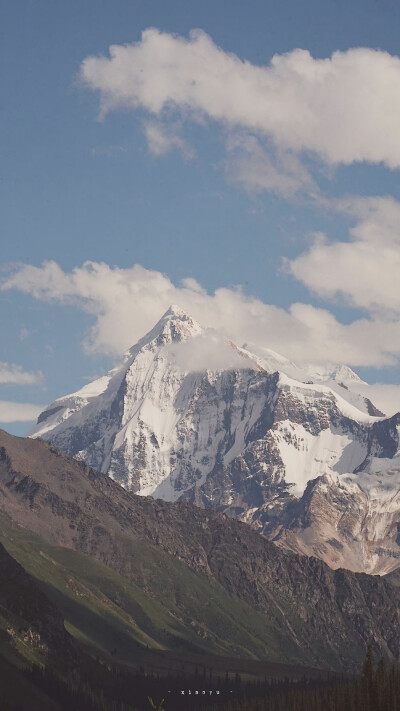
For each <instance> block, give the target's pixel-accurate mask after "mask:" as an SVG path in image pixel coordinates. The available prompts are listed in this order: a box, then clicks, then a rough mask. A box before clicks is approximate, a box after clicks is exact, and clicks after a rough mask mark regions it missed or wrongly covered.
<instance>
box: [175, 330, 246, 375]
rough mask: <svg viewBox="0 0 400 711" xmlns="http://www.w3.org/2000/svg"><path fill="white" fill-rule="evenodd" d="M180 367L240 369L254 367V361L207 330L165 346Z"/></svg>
mask: <svg viewBox="0 0 400 711" xmlns="http://www.w3.org/2000/svg"><path fill="white" fill-rule="evenodd" d="M166 350H167V351H169V353H170V354H172V355H173V356H174V358H175V362H176V363H177V365H178V366H179V367H180V368H181V369H182V370H186V371H188V372H190V373H195V372H201V371H204V370H223V369H224V370H240V369H243V368H244V369H248V368H255V367H256V365H255V363H252V362H251V361H250V359H249V358H248V357H246V356H244V355H240V352H239V351H238V350H237V348H236V347H235V346H234V345H233V344H231V343H229V341H227V340H225V339H223V338H221V336H219V335H218V334H217V333H215V332H214V333H213V332H210V331H207V332H206V333H204V334H201V335H199V336H195V337H194V338H192V339H191V340H190V341H182V342H180V343H171V344H170V345H168V346H166Z"/></svg>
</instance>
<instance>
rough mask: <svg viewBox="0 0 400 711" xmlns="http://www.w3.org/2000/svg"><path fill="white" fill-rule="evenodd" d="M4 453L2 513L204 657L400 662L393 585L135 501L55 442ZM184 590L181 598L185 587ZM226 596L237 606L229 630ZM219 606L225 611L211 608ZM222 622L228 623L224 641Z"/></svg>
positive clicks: (219, 524) (188, 509) (177, 508)
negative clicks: (136, 595) (75, 555)
mask: <svg viewBox="0 0 400 711" xmlns="http://www.w3.org/2000/svg"><path fill="white" fill-rule="evenodd" d="M0 447H1V450H0V451H1V461H0V493H1V498H0V501H1V509H2V510H3V511H4V512H6V513H7V515H8V516H10V517H11V518H12V520H13V521H14V523H16V524H19V525H21V526H23V527H24V528H25V529H27V530H31V531H33V532H35V533H36V534H37V535H40V536H41V537H42V538H43V539H44V540H45V541H47V542H48V543H50V544H51V545H53V546H54V545H59V546H60V545H61V546H64V547H65V546H68V547H69V548H72V549H73V550H75V551H78V552H81V553H84V554H86V555H89V556H90V558H94V559H95V560H97V561H99V562H100V563H102V564H103V565H106V566H108V567H109V568H110V569H111V570H113V571H115V572H116V573H118V574H119V575H122V576H124V577H125V578H127V579H128V580H129V581H131V582H132V583H134V584H135V585H136V586H138V588H140V589H141V590H143V591H145V593H146V595H147V596H148V597H149V598H150V600H153V601H155V602H157V600H160V596H161V597H162V598H163V599H164V600H165V602H164V607H166V608H167V609H170V610H171V611H172V612H173V610H174V609H175V612H174V613H173V614H176V615H177V617H178V618H181V620H183V627H182V629H183V630H184V629H185V624H186V623H185V620H189V619H190V620H192V621H193V622H194V623H195V624H194V626H193V630H194V631H195V633H196V636H197V639H198V640H199V643H198V644H199V647H200V646H201V645H202V644H204V645H205V646H207V645H209V648H210V647H211V646H212V645H213V644H214V645H215V644H217V645H218V644H219V645H220V642H218V638H219V640H220V641H221V640H223V639H224V638H225V640H226V641H228V640H230V642H229V643H230V645H231V650H232V653H235V654H238V655H239V656H240V654H243V650H244V649H247V652H246V653H249V652H250V653H252V654H254V655H255V656H259V658H261V657H262V656H264V658H267V659H275V660H276V661H282V662H285V661H286V662H288V661H291V662H293V661H297V662H300V661H302V662H303V663H304V664H309V665H313V666H320V667H322V666H325V667H328V668H347V667H348V666H349V665H353V667H354V665H356V664H357V663H358V662H359V661H360V660H361V659H362V658H363V656H364V654H365V649H366V645H367V644H368V642H370V641H372V642H373V643H374V645H375V647H376V649H377V651H379V653H383V654H384V655H385V656H387V657H388V658H389V659H399V658H400V642H399V640H400V634H399V633H400V591H399V590H397V589H396V588H392V586H390V585H389V584H388V583H386V582H385V581H384V580H383V579H381V578H379V577H371V576H367V575H362V574H361V575H359V574H354V573H350V572H348V571H343V570H337V571H333V570H331V569H330V568H328V567H327V566H326V565H325V564H323V563H322V562H321V561H319V560H316V559H313V558H304V557H301V556H297V555H295V554H292V553H285V552H283V551H281V550H279V548H278V547H276V546H275V545H273V544H272V543H270V542H268V541H267V540H265V539H264V538H263V537H262V536H259V535H258V534H257V533H256V532H255V531H253V530H251V528H250V527H248V526H246V525H244V524H242V523H240V522H238V521H235V520H232V519H229V518H227V517H225V516H223V515H221V514H219V513H217V512H214V511H210V510H208V511H206V510H202V509H199V508H196V507H193V506H191V505H189V504H186V503H179V502H178V503H168V502H163V501H154V500H153V499H151V498H145V497H138V496H135V495H134V494H132V493H129V492H126V491H124V490H123V489H122V488H121V487H119V486H118V485H117V484H116V483H115V482H113V481H112V480H111V479H110V478H108V477H106V476H104V475H102V474H100V473H98V472H95V471H94V470H92V469H90V468H89V467H87V466H86V465H85V464H84V463H81V462H77V461H75V460H73V459H71V458H69V457H67V456H66V455H63V454H62V453H61V452H59V451H58V450H57V449H56V448H55V447H54V446H53V445H50V444H47V443H45V442H41V441H39V440H30V439H21V438H16V437H11V436H10V435H7V434H6V433H1V434H0ZM143 546H144V547H145V548H144V552H141V550H143V548H142V547H143ZM160 556H161V557H163V556H164V563H163V566H161V565H160V564H159V560H160ZM165 556H166V558H165ZM166 561H170V562H169V563H168V562H166ZM163 570H167V571H170V572H169V573H167V574H166V575H164V574H163ZM180 571H181V572H180ZM193 574H195V575H196V576H199V581H200V582H199V581H198V582H197V584H196V582H195V581H196V578H193V577H192V576H193ZM180 576H183V578H182V577H181V578H180ZM188 576H189V578H188ZM185 578H186V579H187V583H185V584H184V587H182V582H179V580H180V579H182V580H185ZM201 581H203V582H201ZM210 585H211V588H212V589H213V591H214V592H210V590H211V588H210ZM185 586H186V587H185ZM201 586H206V587H203V588H202V587H201ZM207 586H208V587H207ZM193 588H195V590H196V593H195V597H194V598H193V605H192V604H191V603H190V599H191V598H190V597H189V598H188V590H189V589H191V590H192V595H193ZM197 589H198V591H199V592H198V594H197ZM202 589H203V590H204V592H201V590H202ZM207 590H208V591H209V592H208V593H207ZM207 595H208V600H207ZM199 596H200V597H199ZM226 596H228V598H230V599H231V602H230V603H229V606H228V607H226V613H225V618H224V616H223V615H221V610H222V609H223V607H224V606H225V605H227V604H228V603H227V599H226ZM211 597H212V598H214V600H215V605H216V607H215V606H214V605H211V607H210V608H209V607H208V604H207V602H208V603H210V598H211ZM202 599H203V600H204V604H202V605H199V604H198V602H199V600H200V601H201V600H202ZM218 599H220V600H221V606H220V608H219V609H220V612H218V604H219V603H218ZM224 600H225V602H224ZM246 606H247V608H246ZM250 608H252V609H253V611H254V615H255V616H253V618H251V617H249V619H250V620H251V619H253V620H254V624H253V622H252V623H251V625H250V626H249V624H248V621H247V620H246V622H244V620H245V619H246V614H245V609H247V610H249V609H250ZM240 609H241V610H242V612H239V610H240ZM213 610H215V617H213V615H214V612H213ZM228 610H230V612H229V615H230V621H229V620H228V617H229V615H228V617H226V614H227V611H228ZM258 615H261V616H262V619H263V621H262V624H261V622H260V621H258V622H257V616H258ZM220 619H221V620H224V619H225V620H226V625H225V623H223V624H224V625H225V631H224V630H220V629H219V627H218V626H219V625H221V622H220V621H219V620H220ZM241 619H243V628H244V629H247V642H246V637H245V635H244V633H243V629H242V631H241V630H240V626H241V622H240V620H241ZM257 625H259V631H260V632H259V634H260V637H259V640H258V642H256V640H257V629H256V628H257ZM178 627H179V626H178ZM230 627H231V628H232V631H230ZM207 628H208V629H209V630H210V631H211V632H212V633H213V635H214V636H212V635H210V639H209V640H208V641H207V638H206V637H203V638H202V637H201V630H202V629H203V630H204V629H206V630H207ZM142 629H144V628H142ZM197 630H199V631H200V634H197ZM249 630H253V632H251V631H250V632H249ZM147 633H148V631H147ZM249 634H250V637H251V635H253V641H251V639H250V637H249ZM235 635H236V640H235V637H234V636H235ZM178 636H179V633H178ZM159 640H160V641H161V642H162V639H161V638H159ZM257 644H258V649H257V646H256V645H257ZM249 645H250V646H249ZM251 645H252V647H251ZM260 645H261V646H260ZM261 647H263V651H262V650H261ZM214 649H215V646H214ZM220 649H222V647H221V646H220Z"/></svg>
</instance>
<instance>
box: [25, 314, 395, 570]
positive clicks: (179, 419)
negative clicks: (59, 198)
mask: <svg viewBox="0 0 400 711" xmlns="http://www.w3.org/2000/svg"><path fill="white" fill-rule="evenodd" d="M248 347H249V346H248ZM357 381H359V379H358V378H357V376H356V375H355V374H354V373H352V371H351V370H350V369H348V368H345V367H344V366H341V367H333V366H326V367H318V368H317V367H314V369H311V368H308V369H306V370H304V369H303V370H302V369H300V368H299V367H298V366H296V365H295V364H293V363H291V362H290V361H288V360H287V359H285V358H284V357H282V356H279V354H276V353H274V352H272V351H269V350H268V349H264V350H262V351H260V350H259V351H258V353H257V354H253V353H251V352H250V351H249V350H247V349H246V348H238V347H236V346H235V345H234V344H232V343H230V342H228V341H226V340H224V339H221V338H219V337H218V336H217V335H216V334H215V333H214V332H212V331H209V330H206V329H203V328H202V327H201V326H200V325H199V324H197V323H196V322H195V321H194V320H193V319H192V318H191V317H190V316H188V315H187V314H185V313H184V312H183V311H181V310H180V309H179V308H178V307H171V309H170V310H169V311H168V312H167V313H166V314H165V315H164V316H163V317H162V319H161V320H160V322H159V323H158V324H156V326H155V327H154V329H153V330H152V331H151V332H150V333H149V334H147V336H145V337H144V338H143V339H141V341H139V343H138V344H137V345H136V346H134V347H133V348H132V349H131V350H130V351H129V352H128V353H127V354H126V356H125V359H124V361H123V363H122V364H121V365H120V366H119V367H118V368H115V369H114V370H112V371H111V372H110V373H109V374H108V375H107V376H104V377H103V378H100V379H99V380H97V381H95V382H94V383H91V384H90V385H87V386H85V387H84V388H82V390H80V391H79V392H77V393H75V394H73V395H69V396H67V397H65V398H61V399H60V400H58V401H56V402H55V403H53V404H52V405H51V406H49V408H48V409H47V410H45V411H44V412H43V413H42V415H41V416H40V417H39V421H38V424H37V425H36V427H35V428H34V429H33V430H32V432H31V433H30V434H31V436H32V437H41V438H44V439H46V440H49V441H51V442H53V443H54V444H56V446H58V447H59V448H60V449H62V450H63V451H64V452H66V453H67V454H69V455H71V456H74V457H76V458H77V459H81V460H85V461H86V462H87V463H88V464H90V465H91V466H93V467H96V468H97V469H99V470H100V471H102V472H104V473H106V474H108V475H109V476H110V477H111V478H113V479H114V480H116V481H118V482H119V483H120V484H121V485H122V486H124V487H125V488H126V489H128V490H130V491H133V492H135V493H138V494H140V495H151V496H153V497H155V498H162V499H164V500H167V501H176V500H179V499H184V500H187V501H190V502H192V503H196V504H197V505H200V506H204V507H206V508H215V509H217V510H219V511H223V512H225V513H227V514H228V515H230V516H234V517H237V518H239V519H240V520H242V521H245V522H247V523H250V524H252V525H253V526H254V527H255V528H256V529H257V530H258V531H260V532H261V533H263V534H264V535H265V536H266V537H268V538H270V539H271V540H274V541H275V542H276V543H278V544H279V545H281V546H284V547H287V548H290V549H292V550H295V551H301V552H303V553H306V554H308V555H317V556H319V557H321V558H322V559H323V560H325V561H326V562H327V563H328V564H329V565H331V566H332V567H340V566H344V567H348V568H349V569H352V570H355V571H365V572H379V573H386V572H388V571H390V570H393V569H395V568H396V567H397V566H398V565H399V564H400V557H399V555H400V548H399V545H398V541H397V538H398V526H399V524H400V515H399V507H398V501H397V498H398V497H397V493H398V491H399V488H400V469H399V463H400V449H399V430H400V414H399V415H396V416H394V417H391V418H385V417H383V416H382V413H380V412H379V411H378V410H377V409H376V408H374V406H373V405H372V403H371V402H370V401H369V400H367V399H365V398H364V397H362V396H360V395H357V394H355V393H354V392H352V390H351V387H352V384H354V383H355V382H357ZM312 482H313V483H312ZM321 492H325V493H326V496H325V500H324V505H323V507H322V508H321V509H320V511H319V513H318V514H316V515H314V513H311V512H312V511H314V512H315V511H316V510H317V508H318V506H319V503H320V501H321ZM344 499H347V500H348V501H351V505H352V510H353V514H352V515H351V516H346V515H343V501H344ZM311 500H312V501H313V502H314V504H313V503H312V501H311Z"/></svg>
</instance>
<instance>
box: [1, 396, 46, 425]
mask: <svg viewBox="0 0 400 711" xmlns="http://www.w3.org/2000/svg"><path fill="white" fill-rule="evenodd" d="M43 410H44V406H43V405H32V404H31V403H28V402H7V401H6V400H0V422H4V423H6V422H32V421H33V420H36V418H37V417H39V415H40V413H41V412H42V411H43Z"/></svg>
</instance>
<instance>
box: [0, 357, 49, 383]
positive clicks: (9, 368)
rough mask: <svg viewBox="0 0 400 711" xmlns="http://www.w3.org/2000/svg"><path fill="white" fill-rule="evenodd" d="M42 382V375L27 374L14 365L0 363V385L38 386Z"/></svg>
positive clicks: (39, 373) (40, 373) (39, 372)
mask: <svg viewBox="0 0 400 711" xmlns="http://www.w3.org/2000/svg"><path fill="white" fill-rule="evenodd" d="M42 382H43V373H42V372H41V371H38V372H37V373H34V372H28V371H26V370H23V368H21V366H20V365H15V363H2V362H1V361H0V384H2V385H4V384H14V385H39V384H40V383H42Z"/></svg>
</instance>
